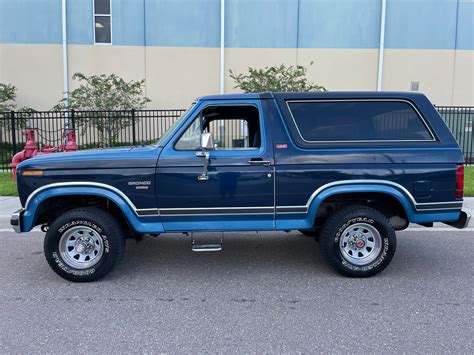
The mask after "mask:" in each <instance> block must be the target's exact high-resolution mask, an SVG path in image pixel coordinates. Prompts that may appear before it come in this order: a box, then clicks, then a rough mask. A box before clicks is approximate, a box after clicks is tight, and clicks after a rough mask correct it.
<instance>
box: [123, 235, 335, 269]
mask: <svg viewBox="0 0 474 355" xmlns="http://www.w3.org/2000/svg"><path fill="white" fill-rule="evenodd" d="M295 269H297V270H298V273H303V274H304V273H313V274H314V271H315V269H317V270H319V271H320V272H321V273H324V274H328V273H333V272H332V271H331V270H329V268H328V267H327V266H326V265H325V263H324V262H323V260H321V258H320V256H319V245H318V243H316V242H315V241H314V239H313V238H310V237H305V236H303V235H301V234H299V233H297V232H293V233H290V234H288V233H284V232H282V233H258V234H257V233H228V234H227V233H226V234H225V236H224V247H223V250H222V251H219V252H200V253H196V252H193V251H192V250H191V237H190V236H187V235H183V234H166V235H160V236H158V237H156V238H153V237H147V238H145V239H144V240H143V241H140V242H136V241H134V240H128V241H127V248H126V253H125V255H124V258H123V260H122V261H121V263H120V264H119V266H118V267H117V270H116V272H114V277H121V276H120V275H123V276H124V275H127V276H133V277H141V275H143V274H147V276H146V277H148V278H149V277H150V273H156V274H157V275H163V273H166V274H168V275H170V276H176V277H180V278H182V277H186V275H192V276H194V277H195V276H196V275H199V274H207V273H211V272H212V274H213V275H217V276H219V275H220V276H228V275H229V274H232V275H233V277H235V276H239V275H242V276H249V275H250V274H261V275H265V274H267V273H271V274H273V275H274V274H275V273H278V272H279V273H281V274H286V273H288V274H291V273H294V272H295Z"/></svg>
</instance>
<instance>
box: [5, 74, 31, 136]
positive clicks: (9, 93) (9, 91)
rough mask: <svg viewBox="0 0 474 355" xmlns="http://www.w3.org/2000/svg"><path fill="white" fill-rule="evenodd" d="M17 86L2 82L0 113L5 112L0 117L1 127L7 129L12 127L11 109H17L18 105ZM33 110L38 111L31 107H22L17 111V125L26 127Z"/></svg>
mask: <svg viewBox="0 0 474 355" xmlns="http://www.w3.org/2000/svg"><path fill="white" fill-rule="evenodd" d="M16 90H17V89H16V86H15V85H13V84H3V83H0V113H2V112H3V113H4V114H3V115H0V117H1V118H2V119H0V128H3V129H5V130H10V129H11V127H12V126H11V122H12V121H11V118H10V117H11V116H10V111H14V110H16V109H17V105H16V102H15V101H16ZM32 112H36V111H35V110H34V109H32V108H31V107H26V106H24V107H21V108H19V109H18V111H17V112H15V127H16V128H17V129H19V128H25V127H26V126H27V122H28V118H29V117H30V114H31V113H32Z"/></svg>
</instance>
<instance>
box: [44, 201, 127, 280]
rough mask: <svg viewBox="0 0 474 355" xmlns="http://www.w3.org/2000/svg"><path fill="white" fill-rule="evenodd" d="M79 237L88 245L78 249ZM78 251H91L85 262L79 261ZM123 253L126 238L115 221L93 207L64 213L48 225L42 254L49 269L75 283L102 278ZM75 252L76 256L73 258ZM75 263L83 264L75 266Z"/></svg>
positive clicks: (104, 212)
mask: <svg viewBox="0 0 474 355" xmlns="http://www.w3.org/2000/svg"><path fill="white" fill-rule="evenodd" d="M62 237H65V238H63V239H61V238H62ZM81 238H85V240H86V241H87V243H88V244H87V243H79V244H82V245H80V246H79V247H80V248H81V249H77V246H78V242H79V239H81ZM80 241H82V240H80ZM60 243H61V245H62V246H63V247H61V246H60ZM68 243H69V244H68ZM72 243H75V245H76V247H73V246H72ZM84 246H86V247H84ZM85 248H87V249H85ZM60 249H61V250H62V252H60ZM77 250H80V251H83V254H84V255H86V253H85V251H87V250H89V251H90V253H89V254H87V255H86V256H85V258H86V260H84V261H80V258H81V257H84V256H81V254H80V253H79V252H78V251H77ZM124 250H125V235H124V233H123V231H122V230H121V227H120V225H119V223H118V222H117V220H116V219H115V218H114V217H112V216H111V215H110V214H109V213H107V212H106V211H104V210H101V209H98V208H93V207H88V208H76V209H74V210H71V211H68V212H66V213H64V214H63V215H61V216H60V217H58V218H57V219H56V220H55V221H54V222H53V223H51V225H50V227H49V230H48V232H47V233H46V236H45V239H44V255H45V256H46V260H47V261H48V264H49V266H50V267H51V268H52V269H53V271H54V272H55V273H56V274H58V275H59V276H61V277H62V278H64V279H66V280H69V281H74V282H90V281H96V280H99V279H101V278H102V277H104V276H105V275H107V274H108V273H109V272H110V271H112V269H113V268H114V267H115V265H116V264H117V262H118V261H119V260H120V259H121V257H122V255H123V253H124ZM96 251H97V252H96ZM74 253H76V254H77V255H75V256H72V255H73V254H74ZM76 257H77V259H76ZM87 257H89V260H87ZM74 259H76V261H74ZM75 263H76V264H81V263H82V264H81V265H80V266H79V267H75V265H73V264H75ZM88 264H91V265H90V266H88Z"/></svg>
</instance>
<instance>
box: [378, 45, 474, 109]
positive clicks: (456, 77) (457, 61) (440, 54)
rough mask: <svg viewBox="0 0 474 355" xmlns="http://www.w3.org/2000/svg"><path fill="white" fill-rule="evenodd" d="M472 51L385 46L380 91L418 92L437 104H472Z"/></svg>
mask: <svg viewBox="0 0 474 355" xmlns="http://www.w3.org/2000/svg"><path fill="white" fill-rule="evenodd" d="M473 53H474V51H453V50H419V49H417V50H414V49H387V50H385V60H384V69H383V90H396V91H409V90H410V83H411V82H419V83H420V88H419V91H421V92H423V93H425V94H426V95H427V96H428V97H429V99H430V100H431V101H432V102H433V103H434V104H436V105H455V106H456V105H471V106H472V105H474V93H473V88H472V86H473V81H474V77H473V67H474V60H473V59H474V58H473Z"/></svg>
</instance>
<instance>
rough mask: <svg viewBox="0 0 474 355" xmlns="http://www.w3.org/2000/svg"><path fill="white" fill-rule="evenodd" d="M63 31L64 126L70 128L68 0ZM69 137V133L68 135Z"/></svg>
mask: <svg viewBox="0 0 474 355" xmlns="http://www.w3.org/2000/svg"><path fill="white" fill-rule="evenodd" d="M61 10H62V32H63V99H64V110H65V113H64V128H65V129H66V130H67V129H69V117H68V116H69V115H68V113H67V110H68V108H69V93H68V91H69V75H68V55H67V0H62V4H61ZM66 139H67V135H66Z"/></svg>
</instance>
